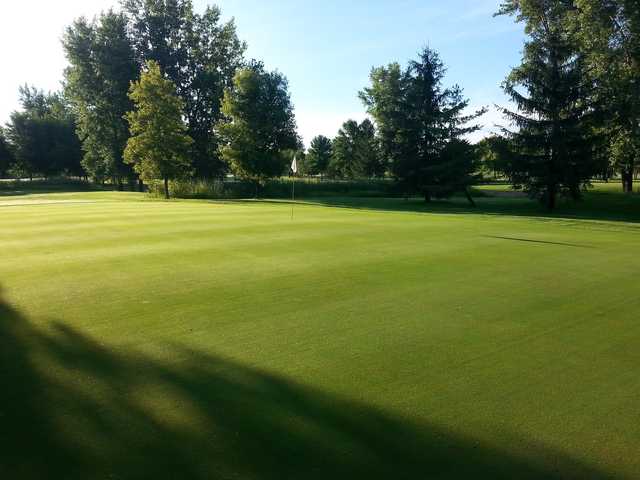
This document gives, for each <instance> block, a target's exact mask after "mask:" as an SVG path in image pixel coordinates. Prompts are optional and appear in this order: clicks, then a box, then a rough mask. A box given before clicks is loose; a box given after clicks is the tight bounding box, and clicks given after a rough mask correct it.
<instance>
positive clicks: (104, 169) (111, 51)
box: [62, 10, 138, 186]
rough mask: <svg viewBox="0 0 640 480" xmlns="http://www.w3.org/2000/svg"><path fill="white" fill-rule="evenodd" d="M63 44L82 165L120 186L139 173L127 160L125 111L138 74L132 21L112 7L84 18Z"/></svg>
mask: <svg viewBox="0 0 640 480" xmlns="http://www.w3.org/2000/svg"><path fill="white" fill-rule="evenodd" d="M62 43H63V47H64V50H65V53H66V56H67V60H68V61H69V67H68V68H67V69H66V71H65V92H66V95H67V96H68V97H69V99H70V101H71V104H72V106H73V108H74V111H75V112H76V115H77V120H78V134H79V136H80V138H81V140H82V147H83V150H84V158H83V165H84V167H85V169H86V170H87V172H88V173H89V174H90V175H91V176H92V177H94V179H96V180H103V179H104V178H105V177H110V178H111V179H112V180H113V182H114V183H115V184H117V185H118V186H120V185H121V183H122V179H123V178H129V179H130V180H132V179H133V177H134V172H133V170H132V169H131V167H130V166H129V165H127V164H126V163H124V159H123V154H124V148H125V145H126V143H127V139H128V138H129V129H128V126H127V122H126V121H125V118H124V115H125V114H126V112H128V111H130V110H131V108H132V103H131V100H130V99H129V97H128V91H129V85H130V83H131V82H132V81H133V80H135V79H136V78H137V77H138V66H137V64H136V62H135V58H134V50H133V46H132V45H131V42H130V41H129V38H128V34H127V19H126V17H125V16H124V15H122V14H120V13H115V12H113V11H112V10H109V11H107V12H106V13H103V14H101V15H99V16H98V17H97V18H96V19H95V20H94V21H93V22H89V21H87V20H86V19H84V18H80V19H78V20H76V21H75V22H74V23H73V25H72V26H70V27H69V28H67V30H66V32H65V35H64V37H63V42H62Z"/></svg>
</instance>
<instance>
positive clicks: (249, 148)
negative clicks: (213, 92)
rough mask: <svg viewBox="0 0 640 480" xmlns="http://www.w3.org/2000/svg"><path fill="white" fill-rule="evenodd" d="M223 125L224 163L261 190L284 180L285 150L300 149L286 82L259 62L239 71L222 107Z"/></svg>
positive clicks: (280, 75)
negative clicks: (272, 181) (277, 179)
mask: <svg viewBox="0 0 640 480" xmlns="http://www.w3.org/2000/svg"><path fill="white" fill-rule="evenodd" d="M222 112H223V113H224V119H223V120H222V121H220V122H218V124H217V126H216V131H217V132H218V133H219V134H220V137H221V138H222V141H223V143H222V145H221V148H220V150H221V153H222V157H223V158H224V160H225V161H226V162H228V164H229V165H230V166H231V169H232V171H233V172H234V173H235V174H236V175H238V176H239V177H242V178H246V179H250V180H253V181H255V182H256V184H259V183H262V182H264V180H266V179H267V178H269V177H274V176H278V175H281V174H282V173H283V172H284V171H285V169H286V167H287V156H286V155H285V151H286V150H295V149H297V148H298V146H299V138H298V136H297V133H296V122H295V117H294V113H293V105H292V104H291V98H290V96H289V89H288V84H287V80H286V78H285V77H284V76H283V75H282V74H280V73H278V72H268V71H266V70H265V68H264V65H263V64H262V63H260V62H254V63H252V64H251V65H250V66H248V67H247V68H243V69H241V70H239V71H238V72H237V73H236V75H235V77H234V81H233V86H232V87H231V88H229V89H227V90H226V91H225V94H224V100H223V102H222Z"/></svg>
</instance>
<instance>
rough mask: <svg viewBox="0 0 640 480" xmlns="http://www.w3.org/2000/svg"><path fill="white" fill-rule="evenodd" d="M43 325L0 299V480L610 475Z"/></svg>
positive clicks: (186, 354) (224, 367)
mask: <svg viewBox="0 0 640 480" xmlns="http://www.w3.org/2000/svg"><path fill="white" fill-rule="evenodd" d="M50 327H51V328H48V329H47V330H44V329H41V328H39V327H36V326H35V325H33V324H32V323H31V322H30V321H29V319H28V318H26V317H25V316H24V315H22V314H21V313H20V312H18V311H17V310H16V309H14V308H12V307H11V306H9V305H8V304H6V303H3V302H2V301H1V299H0V342H1V345H0V347H1V348H0V359H1V361H2V362H1V364H0V382H1V384H2V385H3V389H2V393H1V394H0V415H1V417H0V418H1V422H2V430H1V431H0V478H6V479H42V478H64V479H83V480H86V479H93V478H96V479H98V478H99V479H143V478H145V479H146V478H167V479H178V478H179V479H213V478H216V479H217V478H234V479H235V478H251V479H269V480H271V479H273V480H276V479H303V478H304V479H309V478H311V479H327V478H330V479H336V478H340V479H342V478H345V479H356V478H368V479H369V478H373V479H377V478H379V479H388V478H394V479H395V478H407V479H409V478H410V479H416V478H438V479H455V478H465V479H466V478H474V479H477V478H491V479H512V478H518V479H533V478H545V479H559V478H589V479H598V478H612V475H610V474H607V473H606V472H603V471H599V470H597V469H594V468H591V467H589V466H587V465H584V464H582V463H580V462H578V461H575V460H572V459H571V458H568V457H566V456H564V455H563V454H560V453H557V452H553V451H549V450H546V449H545V448H544V447H541V446H538V445H534V444H532V443H526V442H524V441H520V442H519V443H520V447H521V451H526V452H528V454H527V457H526V458H524V457H518V456H515V455H514V454H513V453H509V452H504V451H500V450H497V449H493V448H491V447H488V446H483V445H481V444H479V443H477V442H474V441H473V440H470V439H465V438H462V437H458V436H456V435H453V434H451V433H449V432H446V431H444V430H443V429H441V428H438V427H435V426H433V425H428V424H423V423H416V422H412V421H409V420H407V419H403V418H400V417H397V416H394V415H391V414H389V413H385V412H383V411H381V410H378V409H376V408H372V407H371V406H367V405H365V404H362V403H357V402H353V401H349V400H345V399H343V398H338V397H336V396H334V395H331V394H328V393H326V392H323V391H320V390H318V389H316V388H313V387H309V386H305V385H301V384H299V383H295V382H292V381H289V380H287V379H285V378H282V377H279V376H277V375H274V374H271V373H268V372H265V371H261V370H260V369H257V368H254V367H249V366H245V365H241V364H239V363H237V362H235V361H231V360H229V359H223V358H220V357H218V356H216V355H213V354H211V353H206V352H198V351H193V350H189V349H186V348H183V347H178V346H167V352H170V354H171V355H169V357H170V358H171V359H172V360H171V361H166V360H159V359H158V358H155V357H151V356H149V355H147V354H143V353H140V352H135V351H127V352H118V351H113V350H110V349H109V348H107V347H105V346H104V345H101V344H100V343H99V342H97V341H95V340H93V339H91V338H89V337H87V336H86V335H84V334H82V333H80V332H78V331H76V330H74V329H72V328H70V327H68V326H66V325H64V324H61V323H53V324H51V326H50Z"/></svg>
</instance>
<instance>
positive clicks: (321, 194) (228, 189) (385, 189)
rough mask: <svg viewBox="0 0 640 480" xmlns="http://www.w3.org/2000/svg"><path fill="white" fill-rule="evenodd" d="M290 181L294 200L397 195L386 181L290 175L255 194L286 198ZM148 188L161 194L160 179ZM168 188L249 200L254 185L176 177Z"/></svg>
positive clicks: (180, 193)
mask: <svg viewBox="0 0 640 480" xmlns="http://www.w3.org/2000/svg"><path fill="white" fill-rule="evenodd" d="M293 181H295V184H296V185H295V189H296V199H316V198H327V197H341V198H347V197H349V198H351V197H359V198H372V197H394V196H397V191H396V190H397V189H396V185H395V183H394V182H392V181H390V180H382V179H379V180H378V179H376V180H371V179H370V180H326V179H318V178H305V177H297V178H295V180H294V179H293V178H291V177H281V178H272V179H268V180H265V181H264V183H263V184H262V185H260V186H259V191H258V193H259V196H260V197H261V198H265V199H286V200H289V199H291V182H293ZM149 191H150V192H151V194H152V195H153V196H162V195H164V186H163V185H162V183H161V182H150V184H149ZM169 191H170V192H171V196H172V197H175V198H201V199H249V198H254V197H255V196H256V184H255V183H254V182H252V181H249V180H220V179H201V180H195V179H189V178H180V179H176V180H172V181H170V182H169Z"/></svg>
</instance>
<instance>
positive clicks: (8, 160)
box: [0, 127, 14, 178]
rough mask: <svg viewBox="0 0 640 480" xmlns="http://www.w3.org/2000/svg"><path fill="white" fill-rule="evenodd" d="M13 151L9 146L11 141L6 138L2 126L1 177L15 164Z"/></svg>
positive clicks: (0, 130)
mask: <svg viewBox="0 0 640 480" xmlns="http://www.w3.org/2000/svg"><path fill="white" fill-rule="evenodd" d="M13 161H14V159H13V152H12V151H11V148H10V147H9V142H8V141H7V139H6V138H5V133H4V129H3V128H2V127H0V178H3V177H4V176H5V175H6V174H7V172H8V171H9V167H10V166H11V164H13Z"/></svg>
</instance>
